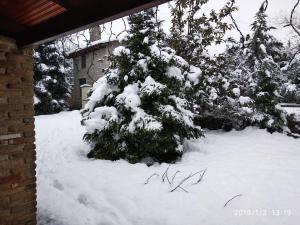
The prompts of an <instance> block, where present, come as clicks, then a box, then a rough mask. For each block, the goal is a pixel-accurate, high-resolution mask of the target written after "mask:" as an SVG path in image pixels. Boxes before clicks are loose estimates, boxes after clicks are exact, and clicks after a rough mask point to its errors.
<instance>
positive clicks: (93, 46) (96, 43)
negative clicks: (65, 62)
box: [67, 38, 119, 58]
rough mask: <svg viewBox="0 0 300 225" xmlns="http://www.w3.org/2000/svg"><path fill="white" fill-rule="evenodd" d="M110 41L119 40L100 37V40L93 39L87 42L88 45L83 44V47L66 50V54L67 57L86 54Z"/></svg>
mask: <svg viewBox="0 0 300 225" xmlns="http://www.w3.org/2000/svg"><path fill="white" fill-rule="evenodd" d="M110 43H119V40H118V39H116V38H111V39H109V38H105V39H100V40H97V41H93V42H90V43H88V45H87V46H85V47H82V48H77V49H75V50H73V51H70V52H68V53H67V56H68V58H74V57H76V56H79V55H83V54H86V53H88V52H91V51H93V50H96V49H101V48H103V47H106V46H107V45H109V44H110Z"/></svg>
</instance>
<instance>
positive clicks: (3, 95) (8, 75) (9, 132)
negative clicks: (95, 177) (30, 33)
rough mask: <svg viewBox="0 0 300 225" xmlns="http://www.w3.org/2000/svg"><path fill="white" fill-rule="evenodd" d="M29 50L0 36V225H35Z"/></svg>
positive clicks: (31, 90)
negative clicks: (20, 47)
mask: <svg viewBox="0 0 300 225" xmlns="http://www.w3.org/2000/svg"><path fill="white" fill-rule="evenodd" d="M34 135H35V134H34V109H33V68H32V51H31V50H28V49H27V50H24V49H23V50H21V49H19V48H18V47H17V46H16V44H15V42H14V40H12V39H10V38H6V37H3V36H0V225H25V224H26V225H36V178H35V157H36V154H35V145H34V141H35V138H34Z"/></svg>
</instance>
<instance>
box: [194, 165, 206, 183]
mask: <svg viewBox="0 0 300 225" xmlns="http://www.w3.org/2000/svg"><path fill="white" fill-rule="evenodd" d="M206 170H207V168H206V169H205V170H202V171H203V173H202V174H201V175H200V177H199V179H198V180H197V181H196V183H194V184H199V183H200V182H201V181H202V179H203V176H204V174H205V173H206ZM200 172H201V171H200Z"/></svg>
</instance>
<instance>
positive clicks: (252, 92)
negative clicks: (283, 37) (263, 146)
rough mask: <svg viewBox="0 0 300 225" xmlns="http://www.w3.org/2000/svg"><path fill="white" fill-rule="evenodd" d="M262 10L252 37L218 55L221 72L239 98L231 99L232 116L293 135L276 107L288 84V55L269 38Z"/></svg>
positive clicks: (287, 119)
mask: <svg viewBox="0 0 300 225" xmlns="http://www.w3.org/2000/svg"><path fill="white" fill-rule="evenodd" d="M266 6H267V4H266V2H264V3H263V4H262V5H261V7H260V9H259V11H258V12H257V14H256V16H255V21H254V22H253V24H252V34H251V35H247V38H246V40H245V42H243V43H241V42H238V43H233V44H231V45H230V46H229V47H228V48H227V50H226V52H225V53H224V54H222V58H223V61H222V60H221V61H222V62H221V64H222V66H223V69H222V71H223V72H225V73H227V74H230V81H231V82H233V83H234V85H236V88H235V90H234V92H235V93H236V95H237V97H239V96H240V97H239V98H232V99H231V100H232V104H231V105H233V106H234V108H232V109H233V112H234V113H233V115H234V114H238V115H242V117H241V118H242V119H245V120H246V121H249V124H252V125H257V126H259V127H261V128H267V129H268V130H269V131H270V132H274V131H279V132H283V131H284V132H286V133H291V131H292V133H293V132H295V131H296V129H294V127H293V125H291V124H294V123H293V117H291V116H288V115H287V114H286V113H285V112H284V111H283V110H282V109H280V108H279V107H278V103H279V102H282V101H284V98H283V96H282V95H281V94H282V91H281V90H282V87H284V85H283V84H284V83H285V82H290V81H289V80H290V79H289V78H288V74H289V73H290V72H289V71H290V70H289V66H288V64H289V63H288V60H289V59H288V58H289V57H288V55H289V54H287V52H286V50H285V49H284V46H283V44H282V43H281V42H279V41H278V40H277V39H276V38H275V37H274V36H272V35H271V34H270V30H271V29H274V28H273V27H269V26H268V24H267V15H266V13H265V12H266ZM241 98H242V99H241ZM242 103H243V104H242ZM245 103H246V105H244V104H245ZM246 124H248V122H247V123H246Z"/></svg>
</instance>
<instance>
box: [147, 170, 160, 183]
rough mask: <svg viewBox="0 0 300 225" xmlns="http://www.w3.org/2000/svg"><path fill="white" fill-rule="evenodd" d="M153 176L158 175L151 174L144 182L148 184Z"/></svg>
mask: <svg viewBox="0 0 300 225" xmlns="http://www.w3.org/2000/svg"><path fill="white" fill-rule="evenodd" d="M154 176H159V175H158V174H157V173H154V174H152V175H151V176H150V177H148V179H147V180H146V182H145V183H144V184H148V183H149V181H150V179H151V178H152V177H154Z"/></svg>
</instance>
